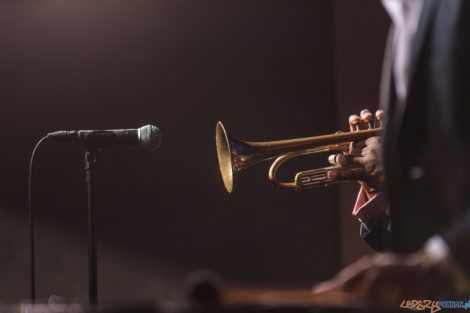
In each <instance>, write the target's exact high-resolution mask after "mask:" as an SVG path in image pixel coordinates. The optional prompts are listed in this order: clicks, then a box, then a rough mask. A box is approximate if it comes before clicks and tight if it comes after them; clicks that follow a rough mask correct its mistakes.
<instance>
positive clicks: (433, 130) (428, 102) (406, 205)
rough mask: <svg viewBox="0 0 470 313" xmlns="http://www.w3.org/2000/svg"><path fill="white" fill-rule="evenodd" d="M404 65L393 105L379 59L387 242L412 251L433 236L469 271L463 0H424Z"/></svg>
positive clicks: (467, 34) (469, 146) (468, 103)
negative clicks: (404, 87)
mask: <svg viewBox="0 0 470 313" xmlns="http://www.w3.org/2000/svg"><path fill="white" fill-rule="evenodd" d="M389 48H390V47H389ZM388 50H389V51H390V49H388ZM389 59H390V58H389ZM409 71H410V72H409V75H410V76H409V86H408V94H407V101H406V103H400V102H398V101H397V99H396V97H395V92H394V84H393V78H392V75H391V66H390V62H388V63H387V61H385V65H384V78H383V81H384V82H385V83H384V84H383V90H382V91H383V94H384V95H385V96H384V97H383V99H384V100H383V104H382V105H383V106H384V107H385V109H386V118H387V120H386V124H385V131H384V143H383V149H384V151H383V152H384V167H385V176H386V191H387V193H388V196H389V201H390V209H391V230H392V238H391V246H390V248H391V250H393V251H395V252H402V253H408V252H413V251H416V250H418V249H420V248H422V246H423V244H424V242H425V241H426V240H427V239H428V238H429V237H431V236H432V235H435V234H441V236H442V237H443V238H444V240H445V241H446V242H447V244H448V245H449V247H450V249H451V253H452V255H453V257H455V259H456V261H457V262H460V263H461V264H462V265H463V266H464V267H465V268H467V269H469V270H470V250H468V251H467V249H470V136H469V135H470V1H469V0H425V1H424V5H423V9H422V13H421V18H420V22H419V24H418V28H417V31H416V34H415V38H414V42H413V47H412V54H411V59H410V68H409ZM383 224H384V223H383ZM384 227H385V226H384ZM384 227H382V230H383V228H384ZM374 231H375V232H376V233H381V232H380V231H377V230H374ZM382 233H383V232H382ZM369 235H370V234H369ZM365 237H367V235H366V236H365ZM369 237H370V238H369V240H375V241H377V240H378V239H377V237H376V236H375V237H374V236H369ZM379 239H380V238H379ZM376 247H380V244H377V243H376Z"/></svg>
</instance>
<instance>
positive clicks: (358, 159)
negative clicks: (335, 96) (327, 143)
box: [328, 109, 385, 191]
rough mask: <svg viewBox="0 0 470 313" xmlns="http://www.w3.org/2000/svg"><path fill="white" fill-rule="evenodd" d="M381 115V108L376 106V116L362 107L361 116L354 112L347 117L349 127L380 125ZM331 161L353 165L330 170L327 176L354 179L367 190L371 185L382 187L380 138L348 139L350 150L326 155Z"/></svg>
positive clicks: (362, 127) (382, 115) (380, 188)
mask: <svg viewBox="0 0 470 313" xmlns="http://www.w3.org/2000/svg"><path fill="white" fill-rule="evenodd" d="M383 117H384V112H383V111H382V110H377V112H376V113H375V119H373V117H372V113H370V111H369V110H368V109H365V110H362V111H361V114H360V117H359V116H358V115H356V114H354V115H351V116H350V117H349V128H350V130H351V131H357V130H362V129H368V128H373V127H380V126H381V120H382V119H383ZM328 161H329V162H330V163H331V164H336V165H341V166H344V167H353V168H352V169H351V170H343V171H331V172H330V173H329V177H332V178H335V179H337V180H357V181H359V183H360V184H361V185H362V186H363V187H365V189H366V190H371V189H372V188H373V189H374V190H376V191H382V190H383V187H384V180H385V178H384V170H383V160H382V138H380V137H369V138H367V139H365V140H360V141H357V142H353V143H351V145H350V146H349V151H345V152H344V153H343V154H333V155H330V156H329V157H328Z"/></svg>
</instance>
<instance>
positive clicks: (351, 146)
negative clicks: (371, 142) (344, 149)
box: [349, 140, 367, 151]
mask: <svg viewBox="0 0 470 313" xmlns="http://www.w3.org/2000/svg"><path fill="white" fill-rule="evenodd" d="M366 146H367V144H366V141H365V140H359V141H353V142H351V143H350V144H349V151H352V150H354V149H356V148H360V149H362V148H365V147H366Z"/></svg>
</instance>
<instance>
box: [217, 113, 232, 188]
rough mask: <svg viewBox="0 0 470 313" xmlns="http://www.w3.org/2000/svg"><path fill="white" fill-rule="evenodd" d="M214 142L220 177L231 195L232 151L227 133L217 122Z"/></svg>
mask: <svg viewBox="0 0 470 313" xmlns="http://www.w3.org/2000/svg"><path fill="white" fill-rule="evenodd" d="M215 141H216V146H217V158H218V160H219V169H220V174H221V175H222V180H223V181H224V185H225V189H227V191H228V192H229V193H231V192H232V190H233V166H232V150H231V148H230V142H229V139H228V136H227V132H226V131H225V128H224V125H222V123H221V122H218V123H217V126H216V128H215Z"/></svg>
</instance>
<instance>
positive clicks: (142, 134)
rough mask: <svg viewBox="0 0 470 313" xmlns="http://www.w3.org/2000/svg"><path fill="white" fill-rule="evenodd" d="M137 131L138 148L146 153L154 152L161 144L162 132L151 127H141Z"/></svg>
mask: <svg viewBox="0 0 470 313" xmlns="http://www.w3.org/2000/svg"><path fill="white" fill-rule="evenodd" d="M138 130H139V141H140V146H141V147H142V148H144V149H146V150H148V151H152V150H156V149H158V147H160V145H161V143H162V132H161V131H160V129H159V128H158V127H156V126H153V125H145V126H142V127H141V128H139V129H138Z"/></svg>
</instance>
